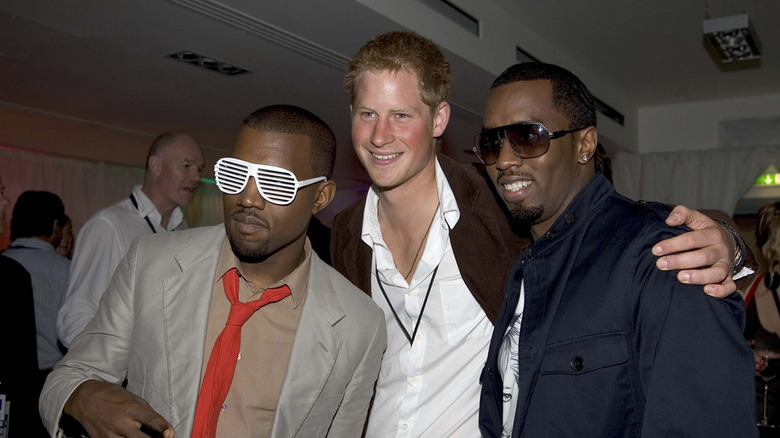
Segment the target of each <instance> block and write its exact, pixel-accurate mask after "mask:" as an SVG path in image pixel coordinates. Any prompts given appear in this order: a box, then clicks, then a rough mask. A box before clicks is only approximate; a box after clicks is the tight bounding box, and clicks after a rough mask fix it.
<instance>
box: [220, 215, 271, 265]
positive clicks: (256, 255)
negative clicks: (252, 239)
mask: <svg viewBox="0 0 780 438" xmlns="http://www.w3.org/2000/svg"><path fill="white" fill-rule="evenodd" d="M225 230H226V231H227V236H228V241H229V242H230V249H232V250H233V254H235V256H236V258H237V259H238V260H239V261H241V262H243V263H260V262H263V261H265V259H267V258H268V240H265V241H262V242H257V243H254V244H250V243H247V242H243V241H240V240H238V239H237V238H235V237H233V233H232V232H231V231H230V227H229V226H227V223H226V224H225ZM239 234H240V233H239Z"/></svg>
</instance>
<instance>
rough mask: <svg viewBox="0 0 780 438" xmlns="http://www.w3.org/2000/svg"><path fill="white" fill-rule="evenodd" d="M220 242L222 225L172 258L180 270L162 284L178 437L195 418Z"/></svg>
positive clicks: (170, 385)
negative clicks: (183, 426)
mask: <svg viewBox="0 0 780 438" xmlns="http://www.w3.org/2000/svg"><path fill="white" fill-rule="evenodd" d="M224 238H225V231H224V226H222V225H218V226H215V227H213V229H210V230H208V232H207V233H204V235H203V237H202V238H200V239H194V240H193V241H192V242H191V244H190V245H188V246H186V247H185V248H183V249H182V250H181V251H179V252H178V253H177V254H176V255H174V258H175V259H176V262H177V263H178V265H179V268H180V269H181V272H179V273H177V274H175V275H173V276H171V277H169V278H166V279H164V280H163V281H162V290H163V292H162V295H163V306H164V311H163V314H164V324H165V343H166V346H165V347H166V351H167V352H168V385H169V388H170V394H171V419H170V420H171V423H172V424H173V425H174V427H176V428H177V430H176V431H177V435H179V433H181V434H182V436H186V435H189V433H190V432H189V431H184V430H180V426H181V425H184V424H192V422H193V417H194V415H195V405H196V403H197V399H198V391H199V390H200V374H201V366H202V364H203V348H204V344H203V343H204V342H205V339H206V325H207V321H208V314H209V305H210V303H211V285H213V284H214V273H215V272H216V269H217V259H218V258H219V249H220V247H221V245H222V241H223V239H224Z"/></svg>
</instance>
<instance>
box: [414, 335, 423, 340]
mask: <svg viewBox="0 0 780 438" xmlns="http://www.w3.org/2000/svg"><path fill="white" fill-rule="evenodd" d="M420 339H422V335H420V334H418V335H417V336H415V337H414V340H415V341H419V340H420Z"/></svg>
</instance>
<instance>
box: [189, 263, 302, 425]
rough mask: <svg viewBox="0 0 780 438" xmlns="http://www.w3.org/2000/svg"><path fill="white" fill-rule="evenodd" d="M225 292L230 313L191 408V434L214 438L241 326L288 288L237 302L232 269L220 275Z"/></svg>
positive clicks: (236, 290) (275, 300) (282, 297)
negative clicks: (244, 301) (192, 413)
mask: <svg viewBox="0 0 780 438" xmlns="http://www.w3.org/2000/svg"><path fill="white" fill-rule="evenodd" d="M222 285H223V286H224V287H225V295H226V296H227V298H228V300H230V314H229V315H228V318H227V322H226V323H225V328H224V329H222V333H220V334H219V336H218V337H217V340H216V341H215V342H214V348H212V350H211V356H210V357H209V363H208V365H207V366H206V375H205V376H204V377H203V386H201V388H200V394H199V395H198V404H197V406H196V408H195V424H194V426H193V430H192V436H193V437H199V438H204V437H209V438H214V437H215V436H216V433H217V420H219V412H220V409H221V408H222V404H223V403H224V402H225V397H227V393H228V390H229V389H230V384H231V383H232V382H233V372H234V371H235V370H236V361H237V360H238V354H239V351H240V348H241V327H242V326H243V325H244V323H245V322H246V321H247V320H248V319H249V317H250V316H252V315H253V314H254V313H255V312H256V311H257V309H259V308H261V307H263V306H265V305H266V304H270V303H275V302H277V301H280V300H282V299H284V298H286V297H287V296H289V295H290V288H289V287H287V285H283V286H280V287H277V288H274V289H266V290H265V291H264V292H263V296H261V297H260V299H259V300H255V301H250V302H248V303H242V302H240V301H238V271H237V270H236V268H233V269H231V270H229V271H227V272H226V273H225V275H224V276H222Z"/></svg>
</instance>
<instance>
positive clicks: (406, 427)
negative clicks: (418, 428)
mask: <svg viewBox="0 0 780 438" xmlns="http://www.w3.org/2000/svg"><path fill="white" fill-rule="evenodd" d="M401 429H403V430H406V429H409V425H408V424H406V423H403V424H401Z"/></svg>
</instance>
